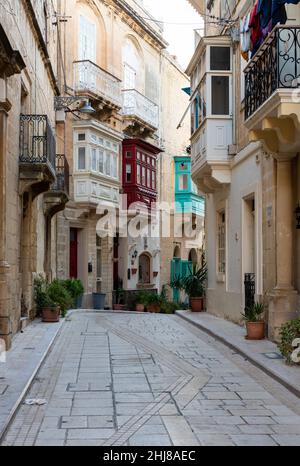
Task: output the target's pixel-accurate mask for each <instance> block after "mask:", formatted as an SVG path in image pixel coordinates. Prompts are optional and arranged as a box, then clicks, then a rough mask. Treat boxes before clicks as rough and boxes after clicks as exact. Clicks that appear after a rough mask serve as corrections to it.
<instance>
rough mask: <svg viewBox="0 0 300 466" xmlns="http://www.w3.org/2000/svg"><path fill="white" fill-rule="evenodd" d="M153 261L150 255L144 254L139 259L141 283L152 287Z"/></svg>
mask: <svg viewBox="0 0 300 466" xmlns="http://www.w3.org/2000/svg"><path fill="white" fill-rule="evenodd" d="M151 260H152V257H151V255H150V254H147V253H143V254H141V255H140V257H139V283H140V284H141V285H150V283H151Z"/></svg>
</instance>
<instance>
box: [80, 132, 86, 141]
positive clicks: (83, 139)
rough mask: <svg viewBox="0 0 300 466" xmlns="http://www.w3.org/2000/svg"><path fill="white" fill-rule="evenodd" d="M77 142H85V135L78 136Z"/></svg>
mask: <svg viewBox="0 0 300 466" xmlns="http://www.w3.org/2000/svg"><path fill="white" fill-rule="evenodd" d="M78 141H85V133H81V134H78Z"/></svg>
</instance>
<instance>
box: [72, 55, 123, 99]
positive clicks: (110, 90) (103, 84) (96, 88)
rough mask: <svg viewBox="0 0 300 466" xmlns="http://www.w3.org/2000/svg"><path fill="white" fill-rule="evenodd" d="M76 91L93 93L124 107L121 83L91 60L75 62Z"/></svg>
mask: <svg viewBox="0 0 300 466" xmlns="http://www.w3.org/2000/svg"><path fill="white" fill-rule="evenodd" d="M74 89H75V91H76V92H92V93H93V94H95V95H96V96H99V97H102V98H104V99H105V100H108V101H110V102H112V103H113V104H115V105H117V106H118V107H122V95H121V81H120V80H119V79H118V78H116V77H115V76H113V75H112V74H110V73H108V72H107V71H105V70H103V69H102V68H100V67H99V66H98V65H96V64H95V63H93V62H91V61H89V60H82V61H76V62H74Z"/></svg>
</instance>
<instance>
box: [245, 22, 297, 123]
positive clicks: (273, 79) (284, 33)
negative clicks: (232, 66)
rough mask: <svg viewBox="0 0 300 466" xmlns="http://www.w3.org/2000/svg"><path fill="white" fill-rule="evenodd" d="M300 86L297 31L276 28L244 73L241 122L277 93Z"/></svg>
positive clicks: (295, 28)
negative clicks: (243, 105) (243, 107)
mask: <svg viewBox="0 0 300 466" xmlns="http://www.w3.org/2000/svg"><path fill="white" fill-rule="evenodd" d="M298 86H300V27H299V26H298V27H291V26H276V27H275V28H274V29H273V31H272V32H271V33H270V35H269V36H268V37H267V39H266V40H265V42H264V43H263V44H262V45H261V47H260V49H259V50H258V52H257V53H256V55H255V56H254V57H253V59H252V60H251V61H250V63H249V64H248V66H247V67H246V69H245V118H246V120H247V119H248V118H249V117H250V116H251V115H252V114H253V113H254V112H255V111H256V110H257V109H258V108H260V107H261V106H262V105H263V104H264V103H265V102H266V100H267V99H268V98H269V97H271V95H272V94H273V93H274V92H275V91H276V90H277V89H289V88H296V87H298Z"/></svg>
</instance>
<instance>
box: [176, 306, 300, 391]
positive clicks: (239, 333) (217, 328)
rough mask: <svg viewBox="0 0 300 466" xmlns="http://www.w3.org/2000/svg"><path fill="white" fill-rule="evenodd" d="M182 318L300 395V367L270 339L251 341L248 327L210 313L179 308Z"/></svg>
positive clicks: (178, 313) (179, 314) (177, 312)
mask: <svg viewBox="0 0 300 466" xmlns="http://www.w3.org/2000/svg"><path fill="white" fill-rule="evenodd" d="M176 314H177V315H178V316H179V317H181V318H182V319H184V320H186V321H188V322H190V323H191V324H193V325H195V326H196V327H198V328H199V329H200V330H203V331H204V332H206V333H208V334H209V335H211V336H212V337H214V338H216V339H217V340H219V341H221V342H222V343H224V344H225V345H226V346H228V347H229V348H231V349H233V350H234V351H236V352H237V353H239V354H241V355H242V356H243V357H245V358H247V360H248V361H250V362H251V363H252V364H254V365H256V366H257V367H259V368H260V369H261V370H263V371H264V372H265V373H266V374H268V375H269V376H271V377H272V378H273V379H275V380H277V382H279V383H281V384H282V385H283V386H285V387H286V388H288V389H289V390H290V391H291V392H293V393H294V394H295V395H296V396H298V397H299V398H300V367H299V366H288V365H287V364H286V363H285V360H284V359H283V358H282V356H281V354H280V351H279V349H278V347H277V345H276V344H275V343H273V342H271V341H270V340H267V339H266V340H262V341H249V340H246V339H245V328H244V327H241V326H239V325H237V324H234V323H232V322H230V321H228V320H225V319H221V318H219V317H215V316H213V315H211V314H208V313H206V312H199V313H196V312H191V311H176Z"/></svg>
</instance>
